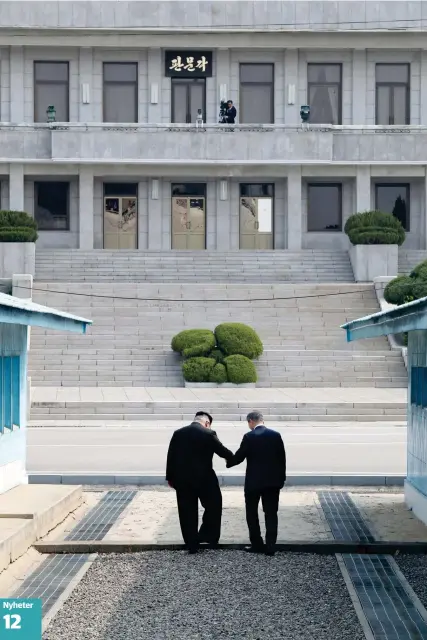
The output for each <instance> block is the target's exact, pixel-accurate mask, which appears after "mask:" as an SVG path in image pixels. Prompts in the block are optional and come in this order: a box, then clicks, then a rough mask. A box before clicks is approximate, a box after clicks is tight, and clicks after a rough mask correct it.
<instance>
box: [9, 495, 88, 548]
mask: <svg viewBox="0 0 427 640" xmlns="http://www.w3.org/2000/svg"><path fill="white" fill-rule="evenodd" d="M82 499H83V497H82V487H81V486H73V487H69V486H66V485H53V484H27V485H21V486H19V487H15V488H14V489H11V490H10V491H7V492H6V493H3V494H2V495H0V522H1V520H2V519H7V518H13V519H15V518H19V519H24V520H32V521H34V525H35V531H36V538H37V539H39V538H41V537H43V536H44V535H46V534H47V533H48V532H49V531H50V530H51V529H53V528H54V527H56V526H57V525H58V524H59V523H60V522H62V521H63V520H64V519H65V518H66V517H67V516H68V514H69V513H70V512H71V511H74V510H75V509H77V507H78V506H79V505H80V504H81V502H82Z"/></svg>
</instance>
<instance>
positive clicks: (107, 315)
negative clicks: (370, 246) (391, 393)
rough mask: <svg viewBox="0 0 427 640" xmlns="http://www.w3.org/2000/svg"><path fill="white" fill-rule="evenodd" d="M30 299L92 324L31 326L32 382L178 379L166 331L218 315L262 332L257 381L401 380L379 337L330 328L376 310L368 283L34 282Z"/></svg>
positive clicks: (397, 383) (382, 383) (402, 373)
mask: <svg viewBox="0 0 427 640" xmlns="http://www.w3.org/2000/svg"><path fill="white" fill-rule="evenodd" d="M71 275H75V274H73V273H71ZM69 278H70V274H69ZM33 298H34V300H35V301H36V302H40V303H42V304H46V305H49V306H53V307H57V308H59V309H62V310H65V311H70V312H72V313H74V314H76V315H79V316H83V317H87V318H90V319H92V320H93V322H94V324H93V326H92V327H90V328H89V330H88V333H87V335H85V336H81V335H73V334H60V333H58V332H47V331H44V330H42V329H33V330H32V333H31V352H30V365H29V367H30V376H31V378H32V384H33V385H34V386H49V387H52V386H65V387H95V386H99V387H108V386H113V387H114V386H120V387H144V386H146V387H182V386H183V378H182V374H181V367H180V358H179V357H178V356H176V354H174V353H172V352H171V351H170V342H171V339H172V337H173V335H175V334H176V333H178V332H179V331H181V330H182V329H188V328H211V329H213V328H214V327H215V326H216V325H217V324H219V323H221V322H227V321H233V322H245V323H247V324H249V325H251V326H253V327H254V328H255V329H256V330H257V331H258V333H259V335H260V337H261V338H262V340H263V343H264V348H265V352H264V354H263V356H262V357H261V358H260V360H259V361H258V363H257V368H258V373H259V382H258V386H260V387H275V388H277V387H293V388H295V387H405V386H406V370H405V368H404V364H403V361H402V358H401V355H400V352H398V351H391V350H390V349H389V346H388V343H387V341H386V339H385V338H378V339H374V340H367V341H366V340H365V341H358V342H355V343H347V342H346V336H345V332H344V331H343V330H342V329H340V325H341V324H343V323H344V322H346V321H348V320H352V319H354V318H358V317H361V316H365V315H368V314H370V313H374V312H376V311H378V303H377V300H376V297H375V292H374V289H373V287H372V285H365V284H363V285H360V284H355V283H352V284H336V283H335V284H329V285H325V284H310V285H308V284H300V285H297V286H295V285H290V284H269V285H262V284H251V285H249V284H244V283H241V284H240V285H238V284H218V285H216V284H202V283H199V284H191V283H187V284H183V283H181V284H178V283H170V284H147V283H133V284H128V283H120V284H119V283H104V282H102V283H89V282H83V283H70V282H68V283H61V282H53V281H50V282H49V283H43V282H40V281H38V282H36V284H35V290H34V294H33ZM160 409H161V407H159V410H160ZM107 413H108V412H107ZM122 413H123V412H122Z"/></svg>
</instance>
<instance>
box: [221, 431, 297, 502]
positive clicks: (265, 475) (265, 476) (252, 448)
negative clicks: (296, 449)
mask: <svg viewBox="0 0 427 640" xmlns="http://www.w3.org/2000/svg"><path fill="white" fill-rule="evenodd" d="M245 459H246V461H247V466H246V478H245V491H262V490H263V489H270V488H271V489H273V488H276V489H281V488H282V487H283V485H284V484H285V480H286V453H285V446H284V444H283V440H282V436H281V435H280V433H278V432H277V431H273V429H268V428H267V427H265V426H264V425H260V426H258V427H257V428H256V429H253V430H252V431H249V432H248V433H246V434H245V435H244V436H243V440H242V443H241V445H240V448H239V450H238V451H236V453H235V454H234V456H233V458H232V460H231V462H227V467H234V466H235V465H237V464H240V463H241V462H243V460H245Z"/></svg>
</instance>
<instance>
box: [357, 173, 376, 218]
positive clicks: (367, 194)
mask: <svg viewBox="0 0 427 640" xmlns="http://www.w3.org/2000/svg"><path fill="white" fill-rule="evenodd" d="M371 208H372V206H371V167H369V166H367V167H366V166H361V167H357V173H356V211H355V212H354V213H361V212H362V211H370V210H371Z"/></svg>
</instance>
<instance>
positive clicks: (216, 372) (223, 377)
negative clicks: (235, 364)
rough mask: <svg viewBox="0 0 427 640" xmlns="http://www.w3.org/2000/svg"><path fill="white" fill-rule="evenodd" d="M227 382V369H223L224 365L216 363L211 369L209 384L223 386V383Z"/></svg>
mask: <svg viewBox="0 0 427 640" xmlns="http://www.w3.org/2000/svg"><path fill="white" fill-rule="evenodd" d="M227 381H228V378H227V369H226V368H225V365H223V364H221V363H220V362H217V364H216V365H215V366H214V368H213V369H212V372H211V377H210V382H216V383H217V384H224V382H227Z"/></svg>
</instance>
